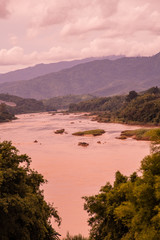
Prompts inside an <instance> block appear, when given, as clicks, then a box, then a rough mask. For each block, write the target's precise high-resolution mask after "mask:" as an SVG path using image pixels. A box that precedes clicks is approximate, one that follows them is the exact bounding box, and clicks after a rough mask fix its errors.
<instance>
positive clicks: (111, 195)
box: [84, 152, 160, 240]
mask: <svg viewBox="0 0 160 240" xmlns="http://www.w3.org/2000/svg"><path fill="white" fill-rule="evenodd" d="M140 170H141V174H142V175H141V176H138V175H137V174H136V173H133V174H132V175H131V176H130V177H126V176H124V175H122V174H121V173H120V172H117V173H116V176H115V181H114V184H113V186H112V185H111V184H110V183H107V184H106V185H105V186H104V187H102V188H101V190H100V193H99V194H98V195H95V196H90V197H84V200H85V205H84V209H85V210H86V211H87V212H88V214H89V220H88V223H89V225H90V226H91V231H90V238H89V239H90V240H102V239H103V240H142V239H144V240H158V239H160V238H159V236H160V153H159V152H156V153H154V154H152V155H150V156H147V157H145V158H144V159H143V160H142V162H141V168H140Z"/></svg>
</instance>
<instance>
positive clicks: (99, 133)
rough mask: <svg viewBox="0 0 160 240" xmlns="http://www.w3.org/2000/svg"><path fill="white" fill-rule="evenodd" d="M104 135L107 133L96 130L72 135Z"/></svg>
mask: <svg viewBox="0 0 160 240" xmlns="http://www.w3.org/2000/svg"><path fill="white" fill-rule="evenodd" d="M104 133H105V131H104V130H103V129H94V130H87V131H82V132H75V133H72V135H74V136H86V135H91V136H100V135H102V134H104Z"/></svg>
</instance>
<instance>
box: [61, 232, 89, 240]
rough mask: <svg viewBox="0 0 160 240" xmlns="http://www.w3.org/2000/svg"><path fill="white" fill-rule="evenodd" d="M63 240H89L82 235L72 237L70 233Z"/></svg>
mask: <svg viewBox="0 0 160 240" xmlns="http://www.w3.org/2000/svg"><path fill="white" fill-rule="evenodd" d="M63 240H88V239H87V238H85V237H83V236H82V235H81V234H79V235H75V236H71V235H70V234H69V233H67V236H66V237H65V238H63Z"/></svg>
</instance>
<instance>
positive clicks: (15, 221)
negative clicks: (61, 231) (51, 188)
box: [0, 141, 61, 240]
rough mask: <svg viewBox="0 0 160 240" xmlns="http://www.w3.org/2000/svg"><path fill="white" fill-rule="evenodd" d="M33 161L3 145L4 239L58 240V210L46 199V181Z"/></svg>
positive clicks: (0, 229)
mask: <svg viewBox="0 0 160 240" xmlns="http://www.w3.org/2000/svg"><path fill="white" fill-rule="evenodd" d="M30 162H31V160H30V158H29V157H28V156H27V155H25V154H24V155H19V154H18V150H17V149H16V148H15V147H14V146H12V144H11V142H7V141H4V142H2V143H0V238H1V239H3V240H10V239H12V240H32V239H38V240H55V239H58V238H57V236H58V233H56V231H55V230H54V229H53V228H52V225H51V222H50V219H51V217H54V219H55V221H57V223H58V224H60V222H61V219H60V217H59V216H58V213H57V211H56V209H55V208H54V207H53V206H52V205H50V204H48V203H47V202H46V201H45V200H44V196H43V191H42V190H40V186H41V185H42V184H44V183H45V182H46V181H45V180H44V178H43V176H42V175H41V174H39V173H38V172H36V171H34V170H32V169H31V168H30Z"/></svg>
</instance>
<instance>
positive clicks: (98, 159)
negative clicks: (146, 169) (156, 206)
mask: <svg viewBox="0 0 160 240" xmlns="http://www.w3.org/2000/svg"><path fill="white" fill-rule="evenodd" d="M18 117H19V119H18V120H16V121H13V122H10V123H3V124H0V138H1V140H11V141H12V142H13V144H14V145H15V146H16V147H17V148H18V149H19V150H20V152H21V153H27V155H29V156H30V157H31V158H32V164H31V166H32V167H33V168H35V169H36V170H37V171H38V172H40V173H42V174H43V175H44V176H45V178H46V179H47V180H48V184H46V186H44V190H45V199H46V200H47V201H49V202H54V205H55V206H56V207H57V208H58V211H59V214H60V216H61V217H62V220H63V221H62V225H61V228H60V229H57V230H58V231H59V232H60V233H61V234H62V236H64V235H65V234H66V232H67V231H68V230H69V231H70V233H71V234H78V233H81V234H83V235H85V236H87V235H88V226H87V214H86V212H84V211H83V200H82V199H81V197H82V196H85V195H91V194H96V193H98V191H99V189H100V187H101V186H102V185H104V184H105V183H106V182H107V181H110V182H113V180H114V174H115V172H116V171H117V170H120V171H121V172H122V173H123V174H126V175H129V174H131V173H132V172H133V171H135V170H137V169H138V168H139V166H140V160H141V159H142V158H143V157H144V156H145V155H147V154H149V143H148V142H143V141H140V142H138V141H135V140H132V139H127V140H119V139H115V137H118V136H119V135H120V132H121V131H123V130H127V129H136V128H137V127H136V126H127V125H122V124H114V123H113V124H112V123H97V122H93V121H90V119H88V118H84V117H82V115H74V114H71V115H62V114H56V115H50V114H48V113H38V114H25V115H19V116H18ZM61 128H65V131H66V132H67V134H63V135H59V134H54V131H55V130H57V129H61ZM97 128H101V129H104V130H105V131H106V133H105V134H104V135H102V136H97V137H87V136H85V137H77V136H72V133H73V132H76V131H81V130H82V131H83V130H89V129H97ZM35 140H37V141H38V142H37V143H34V141H35ZM80 141H85V142H88V143H89V146H88V147H87V148H83V147H81V146H78V142H80ZM97 141H101V144H98V143H97Z"/></svg>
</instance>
